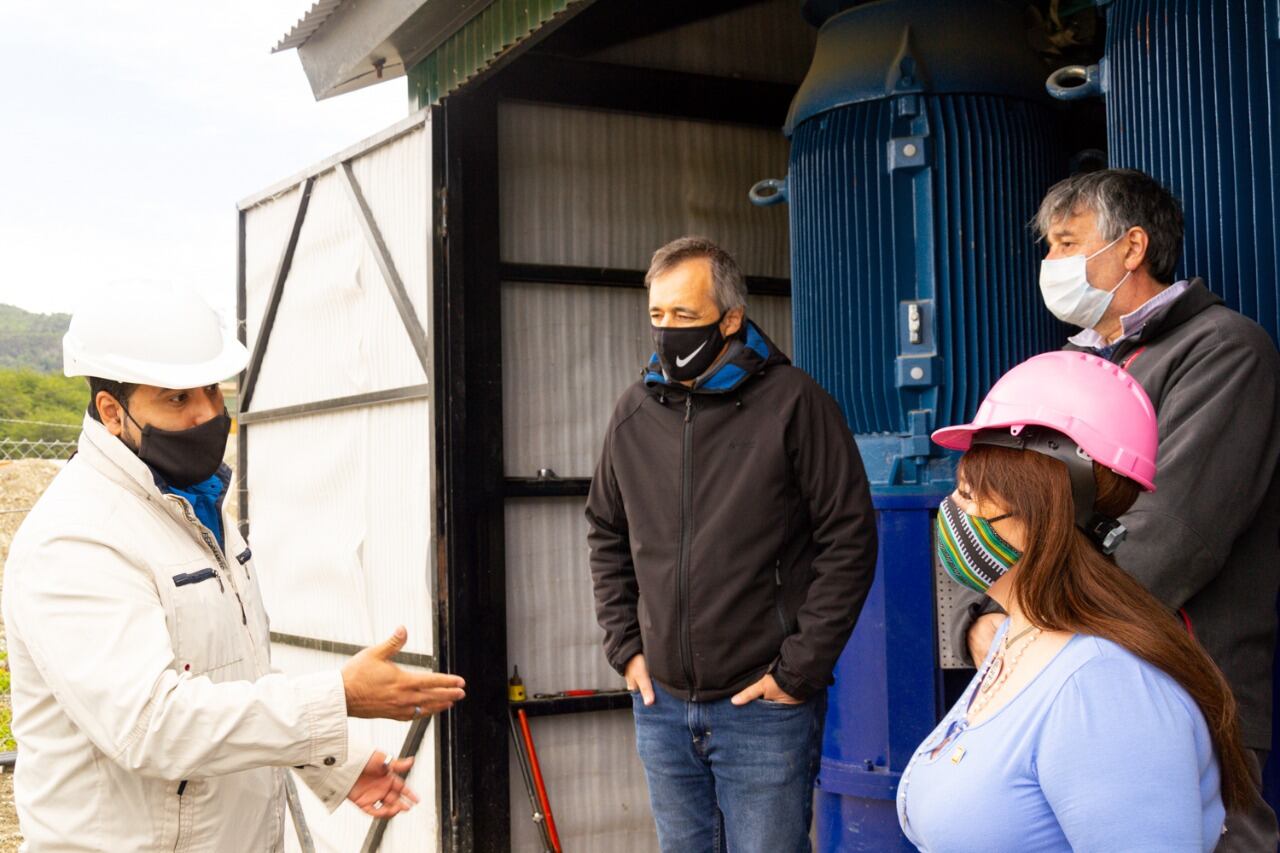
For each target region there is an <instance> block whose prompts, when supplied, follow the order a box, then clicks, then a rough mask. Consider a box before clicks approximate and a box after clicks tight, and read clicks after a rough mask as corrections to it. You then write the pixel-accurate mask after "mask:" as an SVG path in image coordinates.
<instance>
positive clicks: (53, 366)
mask: <svg viewBox="0 0 1280 853" xmlns="http://www.w3.org/2000/svg"><path fill="white" fill-rule="evenodd" d="M70 323H71V315H70V314H32V313H30V312H29V311H23V310H22V309H21V308H16V307H14V306H12V305H0V368H14V369H19V370H21V369H28V370H38V371H40V372H41V373H54V372H56V371H59V370H61V369H62V336H63V335H64V334H65V333H66V331H67V326H68V325H69V324H70Z"/></svg>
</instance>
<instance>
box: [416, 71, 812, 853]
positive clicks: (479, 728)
mask: <svg viewBox="0 0 1280 853" xmlns="http://www.w3.org/2000/svg"><path fill="white" fill-rule="evenodd" d="M794 93H795V87H794V86H788V85H784V84H778V83H761V82H754V81H742V80H732V79H727V78H716V77H707V76H704V75H696V74H684V73H678V72H670V71H661V70H654V69H643V68H629V67H624V66H617V65H606V64H603V63H597V62H585V61H581V60H574V59H566V58H563V57H558V56H551V55H542V54H538V53H533V52H530V53H526V54H524V55H523V56H520V57H518V58H515V59H514V60H512V61H511V62H510V64H509V65H508V66H506V67H504V68H503V69H501V70H499V71H497V72H496V73H494V74H492V75H489V76H487V77H486V78H484V79H483V80H481V81H478V82H476V83H473V84H471V85H470V86H469V87H467V88H465V89H463V90H461V91H458V92H455V93H454V94H452V95H450V96H449V97H447V98H445V99H444V101H443V102H442V104H441V106H440V107H439V108H437V109H436V110H435V111H434V112H433V116H432V131H433V134H434V140H435V142H434V144H433V150H434V151H437V152H443V157H441V156H440V155H439V154H437V155H436V168H438V169H441V172H440V173H439V174H438V176H437V177H436V178H435V179H434V180H433V183H435V184H436V185H437V186H440V187H442V188H443V192H442V193H441V194H440V196H439V197H438V200H437V209H436V216H435V221H436V222H437V223H438V227H437V247H438V248H437V256H436V259H437V263H436V266H435V269H436V292H435V306H436V311H435V318H436V320H435V322H436V325H435V333H436V334H435V342H434V343H435V346H436V387H437V389H438V397H437V400H438V403H437V409H436V412H437V414H436V417H437V446H438V452H439V454H440V456H439V476H438V478H437V483H438V488H439V493H438V495H439V500H438V502H437V505H438V507H439V519H438V529H439V531H440V560H439V565H438V572H439V575H438V577H439V585H438V587H439V590H440V597H439V621H438V624H439V628H440V637H439V642H438V646H437V649H438V655H439V658H440V662H441V667H442V669H444V670H445V671H449V672H453V673H456V674H458V675H461V676H463V677H464V678H465V679H466V680H467V694H468V695H467V700H466V701H465V702H463V703H462V704H460V705H459V706H457V707H456V708H454V709H453V710H452V711H450V712H449V714H448V715H446V716H445V717H443V718H442V725H443V727H444V728H443V743H442V749H441V753H440V755H441V806H442V814H443V817H442V821H441V834H442V839H441V840H442V847H443V849H445V850H447V851H454V852H455V853H472V851H483V853H490V851H492V852H493V853H497V852H498V851H506V850H508V849H509V848H510V826H511V802H510V796H509V790H510V789H509V781H508V777H509V763H508V762H509V746H508V735H509V731H508V729H509V725H510V724H509V720H508V716H509V703H508V699H507V695H506V673H507V672H508V671H509V663H508V660H507V618H506V555H505V529H504V526H505V519H504V504H505V499H507V498H519V497H525V498H528V497H534V498H544V497H545V498H553V497H569V496H572V497H582V496H585V495H586V494H587V490H588V489H589V487H590V480H588V479H585V478H567V479H558V478H552V479H524V478H508V477H506V476H505V475H504V468H503V436H502V415H503V411H502V354H501V352H500V349H501V348H500V347H497V346H495V345H494V342H495V341H500V340H501V339H502V335H501V329H502V325H501V324H502V318H501V317H500V315H499V314H500V312H499V311H498V306H499V305H500V304H501V302H500V297H501V286H502V283H503V282H506V281H532V282H545V283H555V284H565V285H586V286H597V287H599V286H613V287H628V288H638V287H643V286H644V273H643V272H642V271H637V270H619V269H598V268H581V267H568V266H552V265H540V264H515V263H503V262H501V260H500V258H499V257H498V252H497V247H498V246H500V245H501V243H500V241H499V236H500V235H499V233H498V222H499V213H500V208H499V201H500V200H499V191H498V167H499V163H498V156H499V154H498V105H499V103H500V102H501V101H503V100H524V101H534V102H540V103H552V104H562V105H569V106H576V107H584V108H590V109H604V110H620V111H626V112H639V113H646V114H651V115H659V116H668V117H673V118H692V119H698V120H704V121H726V122H734V123H740V124H748V125H755V126H762V127H771V128H778V127H781V125H782V123H783V122H784V120H785V117H786V110H787V107H788V106H789V104H790V101H791V98H792V96H793V95H794ZM747 285H748V290H749V291H750V292H751V293H753V294H758V295H775V296H790V294H791V287H790V282H789V281H788V280H786V279H777V278H767V277H759V276H751V277H748V279H747ZM522 707H524V708H525V709H526V711H527V712H528V713H529V714H530V715H531V716H545V715H550V714H566V713H586V712H594V711H603V710H614V709H621V708H628V707H630V698H629V697H628V696H627V695H626V694H625V693H615V692H610V693H604V694H599V695H593V696H581V697H578V696H575V697H556V698H553V699H534V700H529V701H527V702H525V703H523V704H522Z"/></svg>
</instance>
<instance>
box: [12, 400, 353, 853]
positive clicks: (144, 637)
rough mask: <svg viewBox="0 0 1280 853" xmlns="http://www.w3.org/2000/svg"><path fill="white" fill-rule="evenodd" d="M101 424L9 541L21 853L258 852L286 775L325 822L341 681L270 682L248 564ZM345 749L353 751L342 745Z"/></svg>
mask: <svg viewBox="0 0 1280 853" xmlns="http://www.w3.org/2000/svg"><path fill="white" fill-rule="evenodd" d="M224 527H225V537H226V556H225V557H224V556H223V553H222V551H220V550H219V549H218V546H217V541H216V540H215V538H214V536H213V533H212V532H210V531H209V529H208V528H206V527H205V526H204V525H203V524H201V523H200V521H199V520H197V518H196V516H195V513H194V511H193V510H192V508H191V505H190V503H188V502H187V501H186V500H185V499H184V498H181V497H178V496H177V495H171V494H167V493H165V492H162V491H161V490H160V489H159V488H158V487H157V485H156V482H155V479H154V477H153V475H152V472H151V469H150V468H148V467H147V466H146V464H144V463H143V462H142V461H141V460H140V459H138V457H137V456H136V455H134V454H133V453H132V452H130V450H129V449H128V448H127V447H125V445H124V444H123V443H121V442H120V440H119V439H117V438H115V437H114V436H112V435H111V433H109V432H108V431H107V430H106V428H105V427H103V426H102V425H101V424H99V423H98V422H97V421H94V420H92V419H90V418H86V419H85V424H84V431H83V432H82V433H81V435H80V448H79V452H78V454H77V455H76V456H75V457H74V458H73V459H72V460H71V461H70V462H68V463H67V465H66V467H65V468H64V469H63V470H62V471H61V472H60V473H59V474H58V476H57V477H55V478H54V481H53V483H52V484H50V486H49V488H48V490H47V491H46V492H45V494H44V495H43V496H42V497H41V498H40V500H39V501H38V502H37V504H36V506H35V508H34V509H33V510H32V511H31V513H30V514H29V515H28V516H27V519H26V521H25V522H24V523H23V525H22V527H21V528H20V529H19V530H18V533H17V535H16V536H15V538H14V540H13V546H12V549H11V551H10V555H9V560H8V562H7V564H6V565H5V572H4V593H3V607H4V623H5V629H6V631H7V633H8V641H9V664H10V669H11V674H12V686H13V733H14V737H15V738H16V739H17V741H18V762H17V767H16V770H15V776H14V801H15V803H16V805H17V809H18V820H19V823H20V824H21V829H22V833H23V835H24V837H25V840H26V849H28V850H30V851H33V853H36V852H37V851H38V853H43V851H85V850H102V851H112V853H117V851H122V850H130V851H133V850H175V851H237V853H239V851H272V850H278V849H280V848H281V846H282V844H283V838H284V820H285V797H284V773H285V768H289V767H300V768H301V769H300V770H299V771H298V775H299V777H300V778H302V780H303V781H304V782H306V783H307V784H308V785H309V786H310V787H311V788H312V790H314V791H315V793H316V794H317V796H319V797H320V799H321V800H322V801H323V802H324V803H325V805H326V806H328V807H329V809H330V810H332V809H334V808H337V806H338V805H339V804H340V803H341V802H342V801H343V799H344V798H345V797H346V794H347V792H348V791H350V789H351V786H352V784H354V782H355V779H356V777H357V776H358V775H359V773H360V769H361V768H362V767H363V765H364V763H365V761H367V760H368V758H369V755H370V753H371V752H372V751H371V750H369V751H365V752H363V754H354V755H353V756H352V760H350V761H348V749H347V708H346V699H345V695H344V692H343V687H342V678H341V676H340V675H339V673H338V672H337V671H332V672H324V673H317V674H314V675H306V676H300V677H297V678H290V677H287V676H285V675H283V674H280V673H276V672H273V671H272V669H271V660H270V645H269V643H270V638H269V633H268V627H267V615H266V612H265V610H264V609H263V606H262V598H261V595H260V593H259V589H258V577H257V569H256V568H255V567H254V564H253V560H252V555H251V554H250V552H249V548H248V547H247V545H246V544H245V542H244V540H243V538H241V536H240V535H239V532H238V531H237V529H236V527H235V525H234V524H230V523H226V524H224ZM354 752H355V750H354V749H353V753H354Z"/></svg>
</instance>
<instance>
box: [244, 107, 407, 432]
mask: <svg viewBox="0 0 1280 853" xmlns="http://www.w3.org/2000/svg"><path fill="white" fill-rule="evenodd" d="M429 158H430V151H429V133H428V130H427V127H426V126H424V127H422V128H419V129H416V130H414V131H412V132H410V133H407V134H405V135H404V136H402V137H400V138H398V139H396V140H394V141H393V142H390V143H388V144H386V145H383V146H381V147H379V148H375V149H373V150H372V151H371V152H369V153H367V154H365V155H361V156H358V157H356V158H355V161H354V163H353V166H352V169H353V172H354V174H355V176H356V180H357V182H358V183H359V184H360V188H361V191H362V192H363V194H364V196H365V198H366V201H367V203H368V205H369V207H370V209H371V212H372V214H373V218H374V221H375V223H376V225H377V227H378V229H379V231H380V232H381V233H382V237H383V240H384V241H385V243H386V245H387V248H388V251H389V253H390V255H391V258H392V262H393V263H394V264H395V267H396V269H397V270H398V272H399V275H400V277H401V279H402V280H403V282H404V287H405V290H406V292H407V293H408V295H409V297H410V300H411V302H412V303H413V305H414V309H415V312H416V313H417V316H418V319H419V322H420V323H421V324H422V326H423V328H424V330H428V331H429V330H430V328H431V326H430V311H429V308H428V303H429V299H428V297H427V294H428V282H429V281H430V271H429V259H430V255H431V244H430V240H431V228H430V224H429V217H430V208H431V191H430V188H429V186H428V182H429V177H428V176H429V165H428V163H429ZM298 197H299V194H298V192H297V191H290V192H289V193H286V194H285V195H282V196H279V197H277V198H275V199H272V200H269V201H266V202H263V203H261V204H259V205H257V206H255V207H253V208H251V209H250V210H249V211H248V212H247V216H248V219H247V221H246V238H245V243H246V308H247V317H246V327H247V334H248V343H249V346H250V348H252V347H253V346H254V344H255V343H256V341H257V338H258V335H259V334H260V333H261V331H262V330H261V329H260V326H261V325H262V320H263V316H264V312H265V309H266V305H267V301H268V294H269V293H270V291H271V287H272V284H273V281H274V276H275V273H276V269H277V266H278V265H279V262H280V256H281V253H282V252H283V250H284V247H285V245H286V244H287V242H288V238H289V233H290V230H291V228H292V226H293V221H294V213H295V211H296V210H297V207H298ZM428 369H430V368H429V367H428ZM427 381H428V378H427V373H426V372H425V371H424V370H423V368H422V366H421V364H420V362H419V361H418V357H417V355H416V354H415V352H414V349H413V347H412V345H411V343H410V338H409V335H408V333H407V332H406V331H405V328H404V323H403V321H402V320H401V318H400V315H399V313H398V312H397V310H396V307H395V303H394V301H393V300H392V297H391V292H390V291H389V289H388V287H387V283H386V281H385V279H384V277H383V275H382V272H381V271H380V270H379V267H378V263H377V259H376V256H375V254H374V251H373V249H372V248H371V247H370V245H369V242H368V240H367V238H366V237H365V235H364V231H363V230H362V225H361V220H360V218H359V214H358V212H357V210H356V207H355V205H354V204H353V202H352V200H351V197H350V194H349V193H348V192H347V190H346V188H345V187H344V185H343V179H342V178H341V176H340V175H339V173H338V170H330V171H328V172H325V173H323V174H321V175H320V176H319V177H318V178H316V182H315V185H314V187H313V189H312V192H311V198H310V202H309V205H308V208H307V211H306V216H305V218H304V219H303V224H302V229H301V232H300V234H299V237H298V245H297V248H296V250H295V252H294V256H293V264H292V267H291V269H290V271H289V275H288V277H287V279H286V280H285V285H284V291H283V295H282V297H281V300H280V306H279V309H278V311H277V314H276V318H275V323H274V325H273V327H272V329H271V333H270V337H269V338H268V346H267V350H266V354H265V357H264V359H263V363H262V370H261V373H260V375H259V378H258V383H257V388H256V391H255V393H254V397H253V399H252V401H251V405H250V409H252V410H263V409H268V408H275V407H278V406H288V405H296V404H299V403H309V402H314V401H316V400H324V399H329V398H332V397H343V396H348V395H353V394H360V393H365V392H369V391H378V390H384V389H388V388H398V387H402V386H406V385H420V384H423V383H425V382H427Z"/></svg>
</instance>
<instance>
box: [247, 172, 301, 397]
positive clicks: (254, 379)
mask: <svg viewBox="0 0 1280 853" xmlns="http://www.w3.org/2000/svg"><path fill="white" fill-rule="evenodd" d="M315 182H316V179H315V178H314V177H310V178H307V179H306V180H305V181H303V182H302V190H301V193H300V194H299V197H298V211H297V213H295V214H294V215H293V228H292V230H290V232H289V242H288V243H286V244H285V247H284V251H283V252H282V253H281V254H280V263H279V264H278V265H277V266H276V275H275V279H274V281H272V283H271V295H270V296H268V297H267V310H266V311H264V312H263V314H262V323H261V324H259V326H258V339H257V340H256V341H254V342H253V355H252V356H250V357H249V366H248V367H247V368H246V369H245V373H244V382H243V383H241V387H242V388H243V390H242V391H241V392H240V411H242V412H243V411H246V410H247V409H248V408H249V401H250V400H252V399H253V391H254V389H255V388H257V386H258V374H259V373H260V372H261V370H262V359H263V356H265V355H266V354H267V342H268V341H269V340H271V330H272V328H273V327H274V326H275V323H276V311H277V310H279V308H280V297H281V296H283V295H284V283H285V280H286V279H288V278H289V269H290V268H291V267H292V266H293V253H294V251H295V250H296V249H297V248H298V235H299V234H301V233H302V223H303V221H304V220H305V219H306V218H307V205H308V204H310V203H311V188H312V187H313V186H314V185H315Z"/></svg>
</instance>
